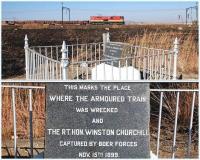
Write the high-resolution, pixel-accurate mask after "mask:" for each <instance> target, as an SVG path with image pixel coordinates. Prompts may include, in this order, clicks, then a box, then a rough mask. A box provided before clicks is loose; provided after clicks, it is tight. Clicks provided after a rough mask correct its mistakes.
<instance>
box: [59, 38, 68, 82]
mask: <svg viewBox="0 0 200 160" xmlns="http://www.w3.org/2000/svg"><path fill="white" fill-rule="evenodd" d="M61 52H62V59H61V67H62V80H67V67H68V65H69V58H68V49H67V48H66V44H65V41H63V44H62V49H61Z"/></svg>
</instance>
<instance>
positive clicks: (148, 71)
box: [24, 33, 178, 80]
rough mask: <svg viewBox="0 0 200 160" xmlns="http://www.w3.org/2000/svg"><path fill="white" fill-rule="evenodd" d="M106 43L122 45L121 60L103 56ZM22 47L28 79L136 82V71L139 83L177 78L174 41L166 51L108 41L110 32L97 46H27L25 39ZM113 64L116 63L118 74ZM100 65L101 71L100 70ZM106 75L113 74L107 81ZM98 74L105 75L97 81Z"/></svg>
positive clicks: (105, 34)
mask: <svg viewBox="0 0 200 160" xmlns="http://www.w3.org/2000/svg"><path fill="white" fill-rule="evenodd" d="M108 44H123V46H124V47H123V49H122V55H121V57H118V58H108V57H106V56H105V48H106V46H107V45H108ZM24 48H25V58H26V79H27V80H68V79H71V80H73V79H75V80H88V79H91V80H135V79H134V75H135V74H134V73H132V72H134V71H135V70H137V71H138V72H140V78H141V79H142V80H166V79H167V80H170V79H176V78H177V71H176V68H177V55H178V39H177V38H176V39H175V41H174V45H173V47H172V49H169V50H165V49H156V48H147V47H143V46H134V45H132V44H128V43H121V42H111V41H110V38H109V33H104V34H103V42H99V43H89V44H75V45H66V44H65V41H63V44H62V46H58V45H56V46H35V47H29V45H28V38H27V36H25V47H24ZM107 64H109V68H108V67H107ZM114 64H117V71H116V69H115V68H116V67H115V66H114ZM99 65H102V68H103V69H101V70H99V69H98V66H99ZM130 68H133V69H132V70H130ZM92 74H93V75H92ZM107 74H113V75H112V76H109V77H110V78H108V76H106V75H107ZM115 74H118V78H115V76H114V75H115ZM94 75H95V76H94ZM98 75H100V76H101V75H104V76H103V77H102V76H101V79H99V78H98V77H99V76H98Z"/></svg>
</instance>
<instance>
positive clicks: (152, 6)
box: [2, 1, 196, 23]
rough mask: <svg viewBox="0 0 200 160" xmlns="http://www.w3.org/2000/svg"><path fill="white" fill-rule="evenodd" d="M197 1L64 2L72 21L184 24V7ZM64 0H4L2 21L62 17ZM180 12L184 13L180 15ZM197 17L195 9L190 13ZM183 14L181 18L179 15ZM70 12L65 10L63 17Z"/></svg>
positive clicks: (58, 18) (190, 5)
mask: <svg viewBox="0 0 200 160" xmlns="http://www.w3.org/2000/svg"><path fill="white" fill-rule="evenodd" d="M195 5H196V2H191V1H190V2H186V1H183V2H180V1H179V2H130V1H129V2H69V1H68V2H64V6H65V7H68V8H70V10H71V20H89V18H90V16H97V15H100V16H124V18H125V21H133V22H152V23H171V22H172V23H181V22H182V21H185V8H188V7H192V6H195ZM61 6H62V5H61V2H52V1H51V2H48V1H46V2H36V1H35V2H17V1H15V2H2V20H61ZM179 15H181V16H179ZM190 15H192V16H191V17H190V18H193V19H195V18H196V14H195V10H193V11H192V12H190ZM178 17H181V18H178ZM67 19H68V15H67V13H66V12H65V13H64V20H67Z"/></svg>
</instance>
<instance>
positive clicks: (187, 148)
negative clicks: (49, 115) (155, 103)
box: [2, 85, 198, 158]
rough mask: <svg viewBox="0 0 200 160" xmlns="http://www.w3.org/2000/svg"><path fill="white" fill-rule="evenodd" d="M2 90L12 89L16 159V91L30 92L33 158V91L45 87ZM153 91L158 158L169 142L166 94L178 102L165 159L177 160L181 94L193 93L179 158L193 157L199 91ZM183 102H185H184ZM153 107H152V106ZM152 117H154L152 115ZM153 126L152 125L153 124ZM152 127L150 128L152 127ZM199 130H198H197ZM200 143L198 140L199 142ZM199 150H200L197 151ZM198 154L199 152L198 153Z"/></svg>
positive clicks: (175, 106)
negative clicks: (165, 113)
mask: <svg viewBox="0 0 200 160" xmlns="http://www.w3.org/2000/svg"><path fill="white" fill-rule="evenodd" d="M2 88H11V99H10V101H11V102H12V103H11V104H12V106H11V108H12V113H13V123H14V125H13V133H14V155H15V157H17V156H18V155H17V148H18V147H17V119H16V107H19V106H16V103H15V102H16V95H15V93H16V90H29V94H28V101H29V106H28V108H27V109H28V110H29V117H30V119H29V128H30V136H29V138H30V150H31V154H30V155H31V156H33V143H34V142H33V125H32V123H33V119H32V114H33V113H32V112H34V110H33V108H32V102H33V96H32V91H33V90H43V91H44V92H45V87H41V86H10V85H3V86H2ZM150 91H151V99H152V98H153V93H158V95H159V96H158V97H160V98H158V97H157V98H158V99H159V109H157V110H159V112H158V114H157V115H156V116H157V117H158V127H157V136H156V139H157V145H156V151H155V150H154V153H155V154H156V156H157V157H160V158H161V157H162V156H160V152H161V146H162V145H164V144H165V143H166V141H167V138H166V136H167V135H166V132H167V131H166V130H164V129H163V128H162V123H164V122H165V121H166V119H164V118H163V114H164V112H163V106H164V103H165V101H164V100H166V93H171V94H173V95H174V99H175V101H176V104H174V106H172V108H173V107H174V109H175V117H174V120H173V122H171V125H173V131H172V135H173V138H171V139H168V141H170V143H169V146H171V147H170V149H169V151H168V152H169V153H170V156H168V157H165V158H176V152H177V143H176V138H177V133H178V132H179V131H178V130H177V126H178V119H179V111H180V108H181V107H183V106H180V101H181V98H180V94H184V93H191V94H190V96H191V97H190V98H191V103H190V104H185V105H186V107H188V108H189V109H190V111H189V112H190V116H189V117H190V118H189V123H188V126H185V128H184V130H186V131H185V133H182V134H184V136H186V137H188V138H187V139H188V140H187V141H185V140H183V139H182V141H181V143H182V144H183V146H181V147H180V146H178V147H179V148H180V149H181V150H182V151H183V152H184V154H182V155H181V156H180V155H179V158H184V157H187V158H189V157H192V156H193V155H192V154H191V145H192V144H193V145H194V143H195V142H194V141H195V137H192V133H193V132H192V130H194V129H193V119H194V114H197V116H198V113H197V112H195V103H196V102H198V89H150ZM182 101H183V100H182ZM3 107H8V106H3ZM151 107H152V106H151ZM151 116H152V115H151ZM151 125H152V124H151ZM151 125H150V126H151ZM197 130H198V129H197ZM196 132H198V131H196ZM152 134H153V133H151V138H152ZM162 136H164V137H165V138H166V139H164V140H162V145H160V142H161V137H162ZM197 141H198V140H197ZM197 150H198V149H197ZM197 153H198V151H197Z"/></svg>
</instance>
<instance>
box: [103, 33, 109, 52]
mask: <svg viewBox="0 0 200 160" xmlns="http://www.w3.org/2000/svg"><path fill="white" fill-rule="evenodd" d="M108 42H110V34H109V32H107V33H103V53H105V50H106V43H108Z"/></svg>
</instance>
